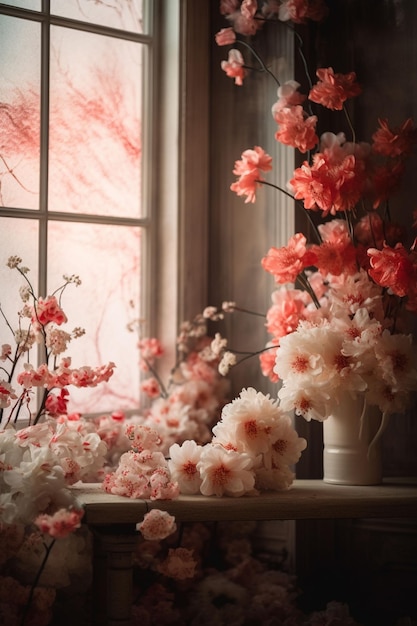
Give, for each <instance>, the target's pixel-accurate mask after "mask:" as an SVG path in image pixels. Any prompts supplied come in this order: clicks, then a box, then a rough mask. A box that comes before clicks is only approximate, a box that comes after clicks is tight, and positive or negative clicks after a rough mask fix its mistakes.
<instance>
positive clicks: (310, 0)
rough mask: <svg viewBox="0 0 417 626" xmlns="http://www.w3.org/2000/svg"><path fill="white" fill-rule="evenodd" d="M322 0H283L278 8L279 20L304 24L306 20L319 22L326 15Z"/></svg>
mask: <svg viewBox="0 0 417 626" xmlns="http://www.w3.org/2000/svg"><path fill="white" fill-rule="evenodd" d="M327 11H328V9H327V7H326V5H325V3H324V2H323V0H284V1H283V2H282V4H281V6H280V8H279V19H280V20H281V21H283V22H286V21H288V20H291V21H292V22H295V23H296V24H304V23H305V22H306V21H307V20H308V19H310V20H314V21H315V22H319V21H320V20H322V19H323V18H324V17H325V16H326V15H327Z"/></svg>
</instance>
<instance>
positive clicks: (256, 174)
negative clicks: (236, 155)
mask: <svg viewBox="0 0 417 626" xmlns="http://www.w3.org/2000/svg"><path fill="white" fill-rule="evenodd" d="M271 169H272V157H270V156H269V154H267V153H266V152H265V150H263V148H261V147H260V146H255V147H254V148H253V150H245V151H244V152H243V153H242V155H241V158H240V159H239V160H237V161H235V166H234V169H233V174H235V175H236V176H239V179H238V180H237V181H236V182H234V183H232V184H231V185H230V189H231V190H232V191H234V192H235V193H237V195H238V196H247V197H246V200H245V203H248V202H255V200H256V189H257V188H258V187H259V185H260V184H261V182H262V181H263V180H264V178H263V177H262V176H261V171H263V172H268V171H269V170H271Z"/></svg>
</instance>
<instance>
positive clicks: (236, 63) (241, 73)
mask: <svg viewBox="0 0 417 626" xmlns="http://www.w3.org/2000/svg"><path fill="white" fill-rule="evenodd" d="M220 65H221V68H222V70H223V71H224V72H226V75H227V76H229V78H234V79H235V85H239V86H241V85H243V79H244V78H245V75H246V72H245V68H244V67H243V65H244V60H243V56H242V54H241V52H240V51H239V50H236V48H232V49H231V50H229V56H228V59H227V61H224V60H223V61H222V62H221V64H220Z"/></svg>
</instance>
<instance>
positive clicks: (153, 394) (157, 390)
mask: <svg viewBox="0 0 417 626" xmlns="http://www.w3.org/2000/svg"><path fill="white" fill-rule="evenodd" d="M140 388H141V390H142V391H143V392H144V393H146V395H147V396H148V397H149V398H158V397H159V396H160V395H161V386H160V384H159V382H158V381H157V380H156V378H154V377H153V376H152V377H151V378H147V379H146V380H144V381H142V382H141V384H140Z"/></svg>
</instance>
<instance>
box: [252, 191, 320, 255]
mask: <svg viewBox="0 0 417 626" xmlns="http://www.w3.org/2000/svg"><path fill="white" fill-rule="evenodd" d="M255 182H256V183H260V184H261V185H267V186H268V187H273V188H274V189H278V191H280V192H281V193H283V194H285V195H286V196H288V197H289V198H291V200H294V202H295V204H296V206H298V207H299V208H301V209H302V210H303V212H304V214H305V215H306V216H307V219H308V221H309V222H310V225H311V227H312V229H313V232H314V235H315V236H316V239H317V240H318V242H319V243H321V241H322V240H321V236H320V233H319V231H318V229H317V226H316V225H315V223H314V222H313V220H312V219H311V215H310V213H309V212H308V210H307V209H305V207H304V205H303V204H302V202H300V201H299V200H296V199H295V198H294V196H293V195H292V194H290V193H289V192H288V191H286V190H285V189H283V188H282V187H279V186H278V185H275V184H274V183H269V182H268V181H266V180H256V181H255Z"/></svg>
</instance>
